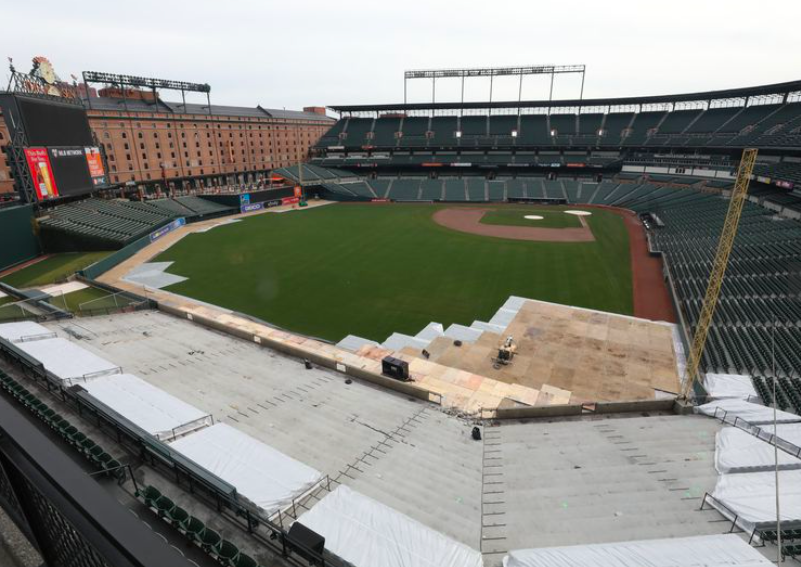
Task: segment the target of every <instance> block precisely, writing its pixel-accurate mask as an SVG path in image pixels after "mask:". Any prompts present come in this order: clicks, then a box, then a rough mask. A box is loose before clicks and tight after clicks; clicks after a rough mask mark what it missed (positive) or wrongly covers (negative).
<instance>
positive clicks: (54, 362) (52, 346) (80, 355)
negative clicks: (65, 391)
mask: <svg viewBox="0 0 801 567" xmlns="http://www.w3.org/2000/svg"><path fill="white" fill-rule="evenodd" d="M16 346H17V347H19V349H20V350H22V351H24V352H25V353H26V354H28V355H30V356H32V357H33V358H35V359H36V360H38V361H39V362H41V363H42V364H43V365H44V367H45V370H47V371H48V372H49V373H50V374H52V375H53V376H55V377H56V378H57V379H59V380H61V381H62V382H67V383H69V384H73V383H78V382H85V381H88V380H90V379H92V378H100V377H102V376H108V375H109V374H119V373H121V371H122V370H121V369H120V367H119V366H116V365H115V364H113V363H111V362H109V361H108V360H105V359H103V358H100V357H99V356H97V355H96V354H94V353H91V352H89V351H88V350H86V349H84V348H81V347H79V346H78V345H76V344H75V343H72V342H70V341H68V340H66V339H62V338H55V339H43V340H40V341H27V342H20V343H17V344H16Z"/></svg>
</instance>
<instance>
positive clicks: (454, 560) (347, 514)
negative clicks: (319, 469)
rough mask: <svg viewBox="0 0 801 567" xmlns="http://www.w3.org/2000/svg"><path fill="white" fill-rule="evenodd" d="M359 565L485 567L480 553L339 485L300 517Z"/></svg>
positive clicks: (329, 546)
mask: <svg viewBox="0 0 801 567" xmlns="http://www.w3.org/2000/svg"><path fill="white" fill-rule="evenodd" d="M300 523H301V524H303V525H304V526H306V527H307V528H309V529H311V530H314V531H315V532H317V533H319V534H321V535H323V536H325V547H326V549H328V550H329V551H331V552H332V553H335V554H336V555H338V556H339V557H341V558H342V559H345V560H346V561H348V562H350V563H352V564H353V565H355V566H356V567H373V566H374V565H380V566H381V567H482V560H481V553H479V552H478V551H476V550H475V549H472V548H471V547H468V546H466V545H464V544H462V543H459V542H457V541H454V540H452V539H450V538H449V537H447V536H445V535H443V534H441V533H439V532H437V531H435V530H432V529H431V528H428V527H426V526H424V525H423V524H421V523H420V522H418V521H416V520H413V519H411V518H409V517H408V516H405V515H404V514H401V513H400V512H398V511H396V510H393V509H392V508H390V507H388V506H385V505H384V504H381V503H380V502H376V501H375V500H373V499H371V498H368V497H367V496H364V495H363V494H360V493H358V492H356V491H354V490H351V489H350V488H348V487H347V486H345V485H340V486H339V487H338V488H337V489H336V490H334V491H333V492H332V493H330V494H328V495H327V496H325V498H323V499H322V500H321V501H320V502H319V503H317V504H316V505H315V506H314V507H313V508H312V509H311V510H310V511H309V512H306V514H304V515H303V516H301V518H300Z"/></svg>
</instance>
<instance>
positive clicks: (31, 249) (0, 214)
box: [0, 205, 39, 270]
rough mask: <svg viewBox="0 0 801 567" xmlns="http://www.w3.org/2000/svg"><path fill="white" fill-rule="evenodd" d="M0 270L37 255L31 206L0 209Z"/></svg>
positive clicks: (37, 249) (37, 245) (37, 248)
mask: <svg viewBox="0 0 801 567" xmlns="http://www.w3.org/2000/svg"><path fill="white" fill-rule="evenodd" d="M0 243H3V244H0V270H4V269H6V268H8V267H10V266H13V265H15V264H19V263H20V262H24V261H26V260H31V259H33V258H36V256H38V255H39V242H38V240H37V238H36V235H35V234H34V232H33V205H23V206H21V207H9V208H5V209H0Z"/></svg>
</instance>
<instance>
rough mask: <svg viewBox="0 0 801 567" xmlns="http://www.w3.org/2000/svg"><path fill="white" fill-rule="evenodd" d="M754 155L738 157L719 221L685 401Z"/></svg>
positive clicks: (698, 362) (695, 374)
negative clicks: (717, 239) (720, 226)
mask: <svg viewBox="0 0 801 567" xmlns="http://www.w3.org/2000/svg"><path fill="white" fill-rule="evenodd" d="M756 156H757V150H756V149H754V148H746V149H745V150H743V156H742V158H740V167H739V168H738V170H737V181H736V182H735V183H734V189H733V190H732V192H731V200H730V201H729V211H728V212H727V213H726V220H725V221H724V222H723V230H722V231H721V233H720V240H719V241H718V249H717V252H716V253H715V260H714V262H713V263H712V272H711V273H710V274H709V284H708V285H707V288H706V295H705V296H704V303H703V305H702V306H701V315H700V316H699V318H698V325H697V326H696V328H695V335H694V336H693V341H692V345H691V347H690V353H689V358H688V359H687V371H686V374H685V376H684V383H683V388H682V392H681V397H682V399H685V400H686V399H688V397H690V395H691V393H692V390H693V386H694V385H695V381H696V380H699V379H700V376H699V369H700V366H701V356H702V355H703V353H704V345H705V344H706V338H707V335H708V334H709V326H710V325H711V324H712V317H713V316H714V315H715V307H716V306H717V304H718V296H719V295H720V288H721V286H722V285H723V276H724V275H725V274H726V266H727V265H728V263H729V255H730V254H731V251H732V248H733V247H734V239H735V237H736V236H737V227H738V226H739V224H740V216H741V215H742V212H743V205H745V201H746V198H747V197H748V185H749V184H750V183H751V173H752V172H753V171H754V163H755V162H756Z"/></svg>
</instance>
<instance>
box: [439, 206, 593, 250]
mask: <svg viewBox="0 0 801 567" xmlns="http://www.w3.org/2000/svg"><path fill="white" fill-rule="evenodd" d="M485 212H487V211H486V209H469V208H458V209H457V208H454V209H440V210H439V211H437V212H436V213H434V216H433V218H434V222H436V223H437V224H439V225H442V226H444V227H447V228H450V229H452V230H458V231H459V232H467V233H470V234H478V235H481V236H494V237H496V238H508V239H510V240H534V241H539V242H593V241H594V240H595V237H594V236H593V234H592V231H591V230H590V227H589V226H588V225H587V223H586V221H585V220H584V219H583V218H582V219H580V221H581V228H542V227H535V226H503V225H496V224H482V223H481V217H483V216H484V213H485ZM579 212H581V211H579ZM587 214H589V213H587ZM530 216H538V215H530ZM526 218H528V217H526ZM540 218H542V217H540Z"/></svg>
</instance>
